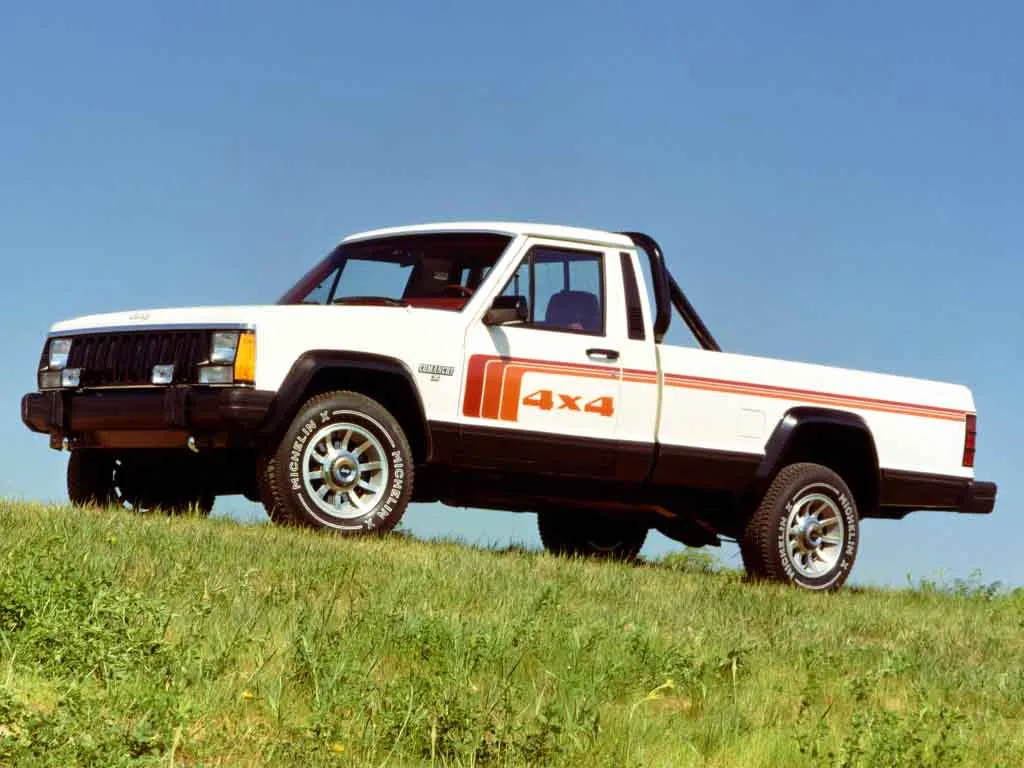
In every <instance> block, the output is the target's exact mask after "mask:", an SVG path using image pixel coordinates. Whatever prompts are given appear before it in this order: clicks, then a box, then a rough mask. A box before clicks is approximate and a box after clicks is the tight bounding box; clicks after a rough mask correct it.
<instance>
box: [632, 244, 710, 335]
mask: <svg viewBox="0 0 1024 768" xmlns="http://www.w3.org/2000/svg"><path fill="white" fill-rule="evenodd" d="M619 234H622V235H625V236H626V237H628V238H629V239H630V240H632V241H633V242H634V243H635V244H636V245H638V246H640V247H641V248H643V249H644V251H645V252H646V253H647V258H648V259H650V262H651V278H652V279H653V280H654V286H653V287H654V303H655V304H656V305H657V306H656V308H655V315H654V340H655V341H656V342H657V343H659V344H660V343H661V340H662V339H664V338H665V333H666V332H667V331H668V326H669V323H670V322H671V321H672V310H671V308H670V306H669V305H670V302H671V306H673V307H675V308H676V311H677V312H678V313H679V315H680V317H682V318H683V322H684V323H686V327H687V328H689V329H690V333H692V334H693V336H694V338H696V339H697V343H698V344H700V345H701V347H702V348H703V349H706V350H709V351H711V352H721V351H722V348H721V347H720V346H718V342H717V341H715V337H714V336H712V335H711V331H709V330H708V327H707V326H706V325H704V321H703V320H701V317H700V315H699V314H697V310H696V309H694V307H693V304H691V303H690V300H689V299H687V298H686V294H685V293H683V289H682V288H680V287H679V283H677V282H676V280H675V278H674V277H672V275H671V274H670V273H669V271H668V268H667V267H666V266H665V257H664V256H663V255H662V253H661V246H659V245H658V242H657V241H656V240H655V239H654V238H653V237H651V236H650V235H645V234H644V233H643V232H620V233H619Z"/></svg>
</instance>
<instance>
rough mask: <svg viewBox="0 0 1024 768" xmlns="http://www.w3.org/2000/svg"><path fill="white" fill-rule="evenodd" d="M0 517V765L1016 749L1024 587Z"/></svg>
mask: <svg viewBox="0 0 1024 768" xmlns="http://www.w3.org/2000/svg"><path fill="white" fill-rule="evenodd" d="M0 530H2V535H0V764H3V765H17V766H19V768H20V767H22V766H35V765H53V766H72V765H94V766H116V765H128V764H139V765H164V766H171V765H190V766H198V765H207V766H248V765H295V766H318V765H325V766H327V765H330V766H340V765H392V766H398V765H438V766H442V765H453V766H454V765H481V766H482V765H526V764H535V765H578V766H598V765H614V766H630V765H636V766H659V765H672V766H688V765H694V766H746V767H753V766H775V765H780V764H784V763H786V762H790V763H791V764H799V765H810V764H815V765H822V766H833V765H834V766H876V765H878V766H896V765H905V766H915V768H916V767H920V766H951V765H979V766H980V765H984V766H992V765H1006V766H1016V765H1021V764H1024V735H1022V731H1021V728H1020V721H1021V719H1022V717H1024V667H1022V665H1021V663H1020V660H1021V657H1022V651H1024V647H1022V646H1024V642H1022V639H1021V638H1022V634H1021V629H1022V626H1024V594H1021V593H1014V594H1007V595H993V594H992V593H991V591H990V590H985V589H961V590H960V594H948V593H946V592H944V591H943V590H940V589H936V588H934V586H932V587H930V588H925V589H919V590H916V591H911V590H907V591H876V590H868V591H855V590H845V591H843V592H840V593H838V594H832V595H819V594H807V593H802V592H797V591H795V590H791V589H786V588H780V587H774V586H766V585H752V584H747V583H744V582H743V581H742V580H741V578H740V577H739V575H738V574H735V573H731V572H727V573H700V572H699V571H700V568H699V567H696V566H699V565H700V562H701V561H700V560H699V559H695V558H677V559H676V560H675V561H673V562H668V563H660V564H659V563H653V564H646V565H639V566H623V565H616V564H608V563H593V562H580V561H572V562H570V561H564V560H558V559H555V558H552V557H549V556H546V555H539V554H534V553H528V552H521V551H508V552H494V551H487V550H480V549H474V548H469V547H465V546H460V545H458V544H449V543H443V544H439V543H424V542H418V541H414V540H411V539H409V538H405V537H402V536H391V537H388V538H384V539H364V540H341V539H338V538H334V537H331V536H327V535H318V534H313V533H309V532H304V531H296V530H283V529H278V528H273V527H270V526H243V525H238V524H235V523H232V522H230V521H224V520H196V519H187V518H186V519H167V518H161V517H133V516H130V515H128V514H126V513H123V512H117V511H94V512H82V511H76V510H72V509H69V508H63V507H46V508H44V507H40V506H36V505H31V504H21V503H12V502H0ZM926 586H927V585H926Z"/></svg>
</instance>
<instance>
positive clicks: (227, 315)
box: [50, 304, 458, 336]
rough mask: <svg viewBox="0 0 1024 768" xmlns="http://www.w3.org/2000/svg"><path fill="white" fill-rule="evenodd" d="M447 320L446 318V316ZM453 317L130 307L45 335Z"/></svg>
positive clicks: (280, 308)
mask: <svg viewBox="0 0 1024 768" xmlns="http://www.w3.org/2000/svg"><path fill="white" fill-rule="evenodd" d="M446 316H447V317H446ZM453 316H454V317H457V316H458V313H455V312H446V311H443V310H435V309H423V308H417V307H391V306H333V307H324V306H318V305H313V304H298V305H296V304H268V305H258V304H257V305H250V306H244V305H243V306H228V307H168V308H162V309H132V310H126V311H123V312H108V313H104V314H98V315H83V316H82V317H76V318H74V319H71V320H62V321H61V322H58V323H54V324H53V325H52V326H51V327H50V335H51V336H55V335H60V334H75V333H88V332H92V331H96V332H103V331H115V330H118V331H131V330H140V331H141V330H146V329H160V328H176V327H179V328H180V327H202V328H216V327H218V326H220V327H243V326H244V327H246V328H252V329H254V330H257V331H258V330H259V329H260V327H261V326H269V325H280V324H286V325H289V326H291V325H293V324H300V325H302V326H306V325H313V326H322V325H325V324H326V325H328V326H334V325H335V324H337V323H341V324H346V325H347V324H350V323H353V322H355V323H359V322H363V321H366V322H371V323H373V324H375V325H381V324H383V325H385V326H390V325H393V324H401V325H402V326H406V325H408V324H409V323H420V322H427V323H428V324H430V322H431V320H432V319H433V320H435V321H438V322H440V323H442V324H445V321H446V320H447V321H449V322H450V320H451V318H452V317H453Z"/></svg>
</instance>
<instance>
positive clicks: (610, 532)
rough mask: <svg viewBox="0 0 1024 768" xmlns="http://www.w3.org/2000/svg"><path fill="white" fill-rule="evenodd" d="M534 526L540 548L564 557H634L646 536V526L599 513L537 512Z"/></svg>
mask: <svg viewBox="0 0 1024 768" xmlns="http://www.w3.org/2000/svg"><path fill="white" fill-rule="evenodd" d="M537 528H538V530H539V531H540V540H541V543H543V544H544V549H546V550H547V551H548V552H551V553H552V554H555V555H563V556H566V557H595V558H600V559H608V560H622V561H625V562H628V561H631V560H635V559H636V556H637V555H639V554H640V550H641V549H642V548H643V546H644V541H645V540H646V539H647V530H648V529H647V526H643V525H636V524H634V523H630V522H627V521H624V520H616V519H613V518H610V517H604V516H603V515H599V514H590V515H580V514H573V513H566V512H558V511H554V512H552V511H546V510H545V511H541V512H538V513H537Z"/></svg>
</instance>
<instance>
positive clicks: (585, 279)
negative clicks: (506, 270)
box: [502, 246, 605, 336]
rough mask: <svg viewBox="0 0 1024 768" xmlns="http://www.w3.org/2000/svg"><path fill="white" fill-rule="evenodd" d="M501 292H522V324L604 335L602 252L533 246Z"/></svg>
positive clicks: (503, 293) (518, 293) (508, 293)
mask: <svg viewBox="0 0 1024 768" xmlns="http://www.w3.org/2000/svg"><path fill="white" fill-rule="evenodd" d="M502 296H522V297H523V298H524V299H526V302H527V306H528V308H529V315H528V319H527V322H526V323H525V325H527V326H529V327H534V328H542V329H549V330H558V331H575V332H578V333H589V334H595V335H602V336H603V335H604V317H605V307H604V304H605V302H604V271H603V264H602V254H600V253H595V252H592V251H575V250H568V249H564V248H550V247H546V246H538V247H536V248H532V249H531V250H530V252H529V253H528V254H527V255H526V257H525V258H524V259H523V261H522V262H521V263H520V264H519V267H518V268H517V269H516V271H515V274H514V275H512V278H511V279H510V280H509V281H508V283H507V284H506V285H505V289H504V290H503V291H502Z"/></svg>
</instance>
